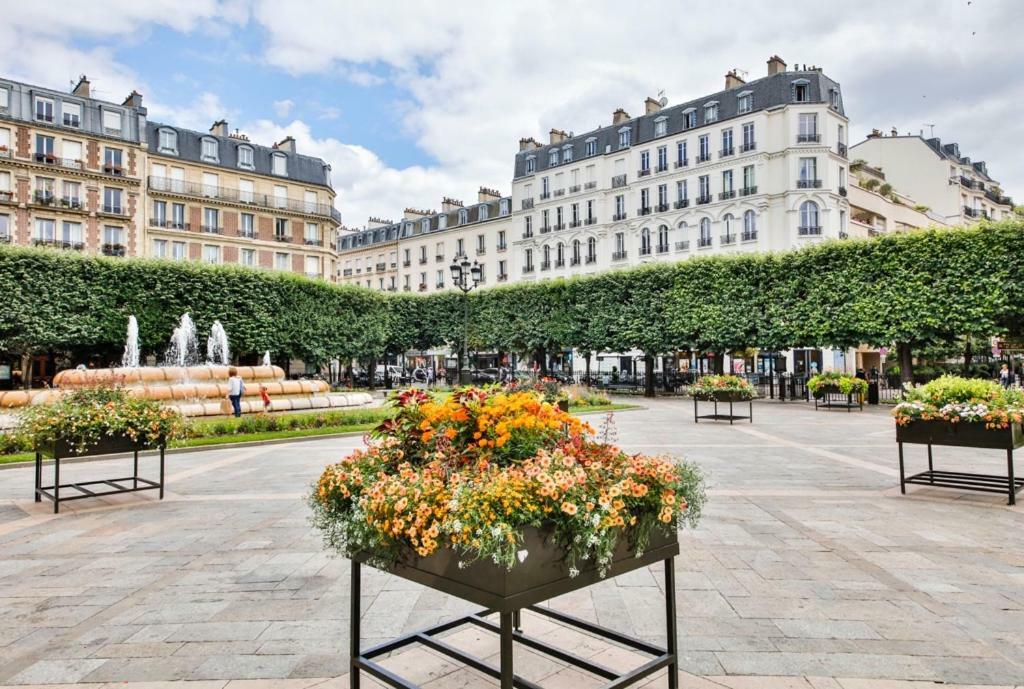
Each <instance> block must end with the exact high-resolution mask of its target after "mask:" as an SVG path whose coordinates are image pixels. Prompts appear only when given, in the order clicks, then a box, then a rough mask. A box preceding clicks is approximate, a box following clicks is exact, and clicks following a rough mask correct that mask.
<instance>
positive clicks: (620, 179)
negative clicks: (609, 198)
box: [612, 175, 626, 189]
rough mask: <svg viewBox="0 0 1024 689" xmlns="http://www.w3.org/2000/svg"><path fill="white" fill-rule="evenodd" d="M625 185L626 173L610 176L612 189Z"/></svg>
mask: <svg viewBox="0 0 1024 689" xmlns="http://www.w3.org/2000/svg"><path fill="white" fill-rule="evenodd" d="M624 186H626V175H615V176H614V177H612V189H618V188H619V187H624Z"/></svg>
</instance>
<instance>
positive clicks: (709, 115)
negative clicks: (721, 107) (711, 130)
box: [704, 100, 718, 124]
mask: <svg viewBox="0 0 1024 689" xmlns="http://www.w3.org/2000/svg"><path fill="white" fill-rule="evenodd" d="M717 120H718V101H716V100H714V101H711V102H710V103H705V104H704V124H707V123H709V122H715V121H717Z"/></svg>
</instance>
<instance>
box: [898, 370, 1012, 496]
mask: <svg viewBox="0 0 1024 689" xmlns="http://www.w3.org/2000/svg"><path fill="white" fill-rule="evenodd" d="M893 416H895V417H896V442H897V443H898V444H899V459H900V491H901V492H902V493H906V492H907V491H906V484H908V483H911V484H918V485H928V486H943V487H947V488H959V489H961V490H970V491H978V492H983V493H1003V494H1006V495H1007V502H1008V503H1009V504H1011V505H1012V504H1014V503H1015V502H1016V494H1017V493H1018V492H1020V491H1021V490H1022V489H1024V479H1020V478H1016V477H1015V475H1014V465H1013V451H1014V450H1015V449H1016V448H1018V447H1022V446H1024V426H1022V422H1024V394H1022V393H1021V391H1020V390H1016V389H1004V388H1003V387H1002V386H1000V385H999V384H997V383H995V382H993V381H988V380H979V379H967V378H959V377H956V376H942V377H940V378H936V379H935V380H933V381H931V382H929V383H926V384H925V385H921V386H917V387H909V388H907V390H906V393H905V399H904V401H903V402H901V403H899V404H897V405H896V406H895V407H894V408H893ZM904 443H911V444H919V445H927V446H928V470H927V471H924V472H920V473H917V474H913V475H912V476H909V477H907V476H906V475H905V471H904V457H903V444H904ZM933 445H946V446H955V447H974V448H979V449H992V450H1004V451H1005V452H1006V475H1005V476H1000V475H992V474H979V473H967V472H956V471H944V470H937V469H935V468H934V458H933V453H932V446H933Z"/></svg>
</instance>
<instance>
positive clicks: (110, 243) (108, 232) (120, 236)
mask: <svg viewBox="0 0 1024 689" xmlns="http://www.w3.org/2000/svg"><path fill="white" fill-rule="evenodd" d="M66 224H68V223H66ZM75 224H78V223H75ZM103 244H104V245H106V248H111V249H114V248H117V247H121V246H123V245H124V229H123V228H120V227H114V226H111V225H106V226H104V228H103Z"/></svg>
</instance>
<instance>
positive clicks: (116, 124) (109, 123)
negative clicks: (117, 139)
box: [103, 110, 122, 136]
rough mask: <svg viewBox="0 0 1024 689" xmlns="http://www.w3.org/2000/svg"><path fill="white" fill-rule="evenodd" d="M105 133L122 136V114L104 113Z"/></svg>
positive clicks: (115, 111) (107, 111)
mask: <svg viewBox="0 0 1024 689" xmlns="http://www.w3.org/2000/svg"><path fill="white" fill-rule="evenodd" d="M103 132H104V133H105V134H111V135H113V136H121V133H122V126H121V113H120V112H118V111H117V110H104V111H103Z"/></svg>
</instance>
